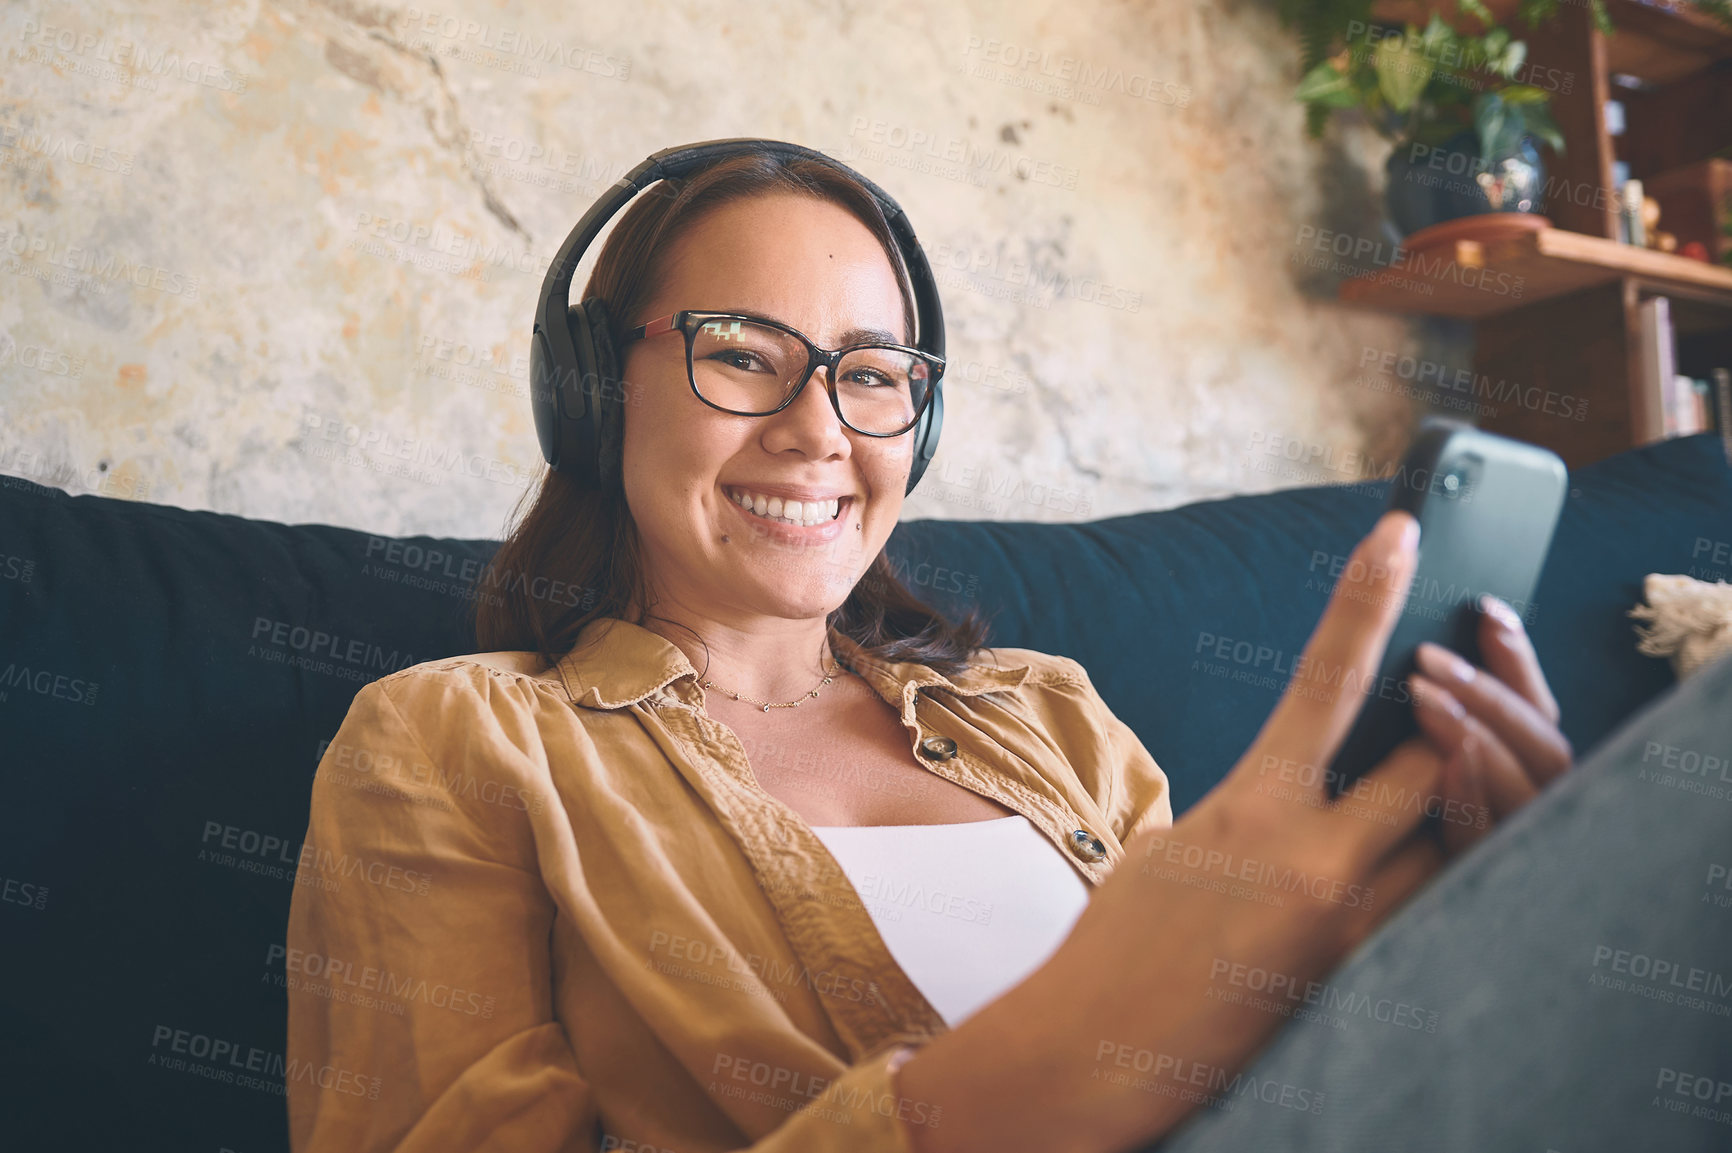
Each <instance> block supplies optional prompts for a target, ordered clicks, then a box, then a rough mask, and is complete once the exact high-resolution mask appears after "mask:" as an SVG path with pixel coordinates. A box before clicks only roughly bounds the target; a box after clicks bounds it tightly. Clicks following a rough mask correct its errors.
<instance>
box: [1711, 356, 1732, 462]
mask: <svg viewBox="0 0 1732 1153" xmlns="http://www.w3.org/2000/svg"><path fill="white" fill-rule="evenodd" d="M1713 377H1714V427H1715V428H1717V429H1719V430H1720V447H1721V448H1722V449H1724V450H1725V452H1726V463H1727V464H1732V368H1716V369H1715V370H1714V372H1713Z"/></svg>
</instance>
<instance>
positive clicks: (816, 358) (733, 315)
mask: <svg viewBox="0 0 1732 1153" xmlns="http://www.w3.org/2000/svg"><path fill="white" fill-rule="evenodd" d="M716 320H744V321H750V322H751V323H753V324H762V325H764V326H765V327H768V328H774V329H776V330H777V331H778V332H785V333H787V334H788V335H789V336H792V337H793V338H794V339H796V340H798V341H799V342H800V343H801V344H803V345H805V346H806V369H805V371H804V372H802V373H801V374H800V380H799V383H798V384H796V385H795V386H794V387H793V388H792V389H791V390H790V391H789V392H788V395H787V396H785V397H783V398H782V403H781V404H778V405H777V406H776V407H775V408H772V409H770V410H769V411H768V412H741V411H740V410H738V409H734V408H723V407H722V406H721V405H719V404H716V403H715V402H714V401H712V400H710V399H709V398H708V397H706V396H704V394H703V393H701V392H699V391H698V375H697V370H696V368H695V367H694V366H693V364H692V357H693V355H694V351H693V347H692V342H693V339H694V337H696V335H697V331H698V329H699V328H701V327H703V326H704V325H706V324H709V323H710V322H711V321H716ZM669 332H678V333H681V334H682V335H684V337H685V339H686V383H687V384H689V385H691V388H692V395H693V396H695V397H697V398H698V399H699V400H701V401H703V402H704V403H705V404H707V405H709V406H710V407H711V408H713V409H715V410H716V411H717V412H726V413H730V414H732V415H734V416H774V415H776V413H778V412H781V411H782V410H783V409H784V408H787V407H788V406H789V405H790V404H793V403H794V398H795V397H797V396H799V395H800V394H801V393H802V392H804V391H806V385H807V384H808V383H809V382H810V381H811V379H812V374H813V373H814V372H816V371H817V370H818V367H819V366H820V365H822V366H823V367H824V368H825V370H826V371H825V373H824V388H825V391H826V392H828V393H829V394H830V407H831V408H833V409H835V410H836V419H837V420H840V421H841V422H842V423H843V424H844V425H845V426H847V427H848V428H850V429H853V430H854V431H855V432H857V433H859V434H860V435H861V436H876V437H891V436H903V435H905V434H906V433H907V432H908V430H909V429H911V428H913V427H914V426H915V425H917V424H919V423H920V418H921V417H922V416H923V415H925V413H926V410H927V408H929V407H930V406H931V404H932V397H933V396H934V395H935V394H936V393H937V391H938V383H939V381H940V380H941V379H942V378H943V376H944V365H945V360H944V358H943V357H942V356H935V355H934V354H932V353H930V352H927V351H926V350H924V349H920V348H910V347H909V346H907V345H905V344H891V343H887V342H884V341H875V340H873V341H866V342H865V343H863V344H850V345H848V346H847V347H845V348H838V349H834V350H831V349H827V348H819V347H818V346H817V345H816V344H813V343H812V341H811V340H810V339H809V338H807V336H806V334H805V333H803V332H801V331H800V330H799V329H797V328H792V327H790V326H788V325H786V324H783V323H782V322H781V321H779V320H771V319H770V318H769V317H767V316H758V315H755V314H753V313H750V312H710V311H707V310H703V309H695V308H687V309H682V310H680V311H679V312H670V313H669V314H668V315H666V316H658V317H657V318H656V319H654V320H651V321H648V322H646V323H644V324H640V325H638V326H637V327H636V328H634V329H632V330H631V331H630V332H628V333H626V334H625V337H624V339H622V340H621V341H620V346H621V348H623V347H624V346H625V345H627V344H630V343H631V342H632V341H634V340H648V339H650V338H651V337H656V336H662V335H664V334H666V333H669ZM863 348H887V349H893V350H895V351H896V352H906V353H908V354H909V355H911V356H915V357H918V358H919V359H920V360H922V361H924V362H925V363H926V366H927V367H928V368H929V369H931V370H932V379H931V383H930V386H929V387H928V388H927V390H926V399H925V400H924V401H922V402H921V404H920V407H919V408H917V409H916V410H915V412H914V418H913V419H912V420H910V421H909V422H908V424H907V426H906V427H905V428H900V429H898V430H897V431H895V432H867V431H866V430H865V429H863V428H855V427H854V426H853V425H852V424H850V423H849V422H848V418H847V417H845V416H843V415H842V403H841V401H840V399H838V397H837V396H836V368H837V366H838V365H840V364H841V363H842V358H843V357H844V356H847V355H848V354H849V353H850V352H858V351H860V350H861V349H863Z"/></svg>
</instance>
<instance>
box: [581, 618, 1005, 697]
mask: <svg viewBox="0 0 1732 1153" xmlns="http://www.w3.org/2000/svg"><path fill="white" fill-rule="evenodd" d="M830 647H831V649H832V651H834V653H835V654H836V658H837V659H838V660H840V661H843V662H844V663H846V664H847V665H848V666H849V667H850V668H852V669H853V670H854V671H855V672H857V673H859V674H860V676H861V677H862V678H863V679H864V680H865V681H866V683H867V684H869V685H871V686H872V688H873V689H874V690H875V691H876V692H877V693H878V695H879V696H881V697H883V698H884V701H885V703H887V704H889V705H890V706H891V707H892V708H894V709H896V710H897V712H898V713H899V714H902V715H903V716H904V717H906V716H907V715H908V713H909V711H910V710H911V708H912V706H913V702H914V697H915V694H917V693H918V692H919V691H920V690H921V689H929V690H930V689H943V690H945V691H948V692H951V693H955V694H957V695H958V696H977V695H979V694H981V693H990V692H998V691H1002V690H1005V689H1013V688H1016V687H1017V686H1018V685H1021V684H1022V683H1023V682H1024V681H1025V680H1027V679H1028V675H1029V671H1030V666H1028V665H1012V666H993V665H984V664H971V665H969V667H968V668H966V669H964V670H963V671H961V672H959V673H957V674H956V675H955V676H954V677H946V676H944V675H943V674H942V673H939V672H938V671H937V670H935V669H931V668H928V667H927V666H926V665H923V664H920V663H919V662H918V661H880V660H877V659H875V658H873V657H872V656H870V655H869V654H867V653H866V652H865V651H864V650H863V649H862V648H861V647H860V645H858V644H857V643H855V642H854V641H853V640H851V639H849V638H848V637H846V636H843V635H842V634H841V633H839V632H837V631H835V630H834V629H832V630H831V632H830ZM556 667H557V669H558V671H559V675H560V679H561V680H562V681H563V682H564V684H565V691H566V694H567V695H568V696H569V697H570V698H571V700H572V702H573V703H574V704H578V705H582V706H583V707H585V708H591V709H618V708H624V707H626V706H627V705H633V704H636V703H637V702H639V701H641V700H643V699H644V698H645V697H648V696H650V695H652V694H656V693H660V692H662V691H663V690H668V689H670V686H672V689H671V690H670V691H671V692H672V693H673V694H674V695H677V696H679V697H682V698H684V699H686V700H687V701H689V702H690V703H691V704H694V705H695V704H697V703H699V701H700V700H701V699H702V690H701V689H699V688H698V684H697V676H698V675H697V670H696V669H694V668H692V663H691V661H690V660H688V659H687V658H686V654H685V652H684V650H682V649H681V648H680V647H679V646H678V645H676V644H674V643H673V642H672V641H670V640H668V639H667V638H666V637H663V636H662V635H660V634H659V633H655V632H651V631H650V630H649V629H646V628H644V627H643V626H641V625H635V624H632V623H631V622H630V621H626V620H621V619H619V618H617V617H598V618H597V619H595V620H593V621H590V622H589V623H588V624H587V625H585V626H584V627H583V630H582V631H581V632H580V633H579V634H578V639H577V643H576V644H575V645H574V646H573V647H572V649H571V651H570V652H568V653H567V654H566V655H565V656H564V657H562V658H561V659H560V661H559V664H558V665H557V666H556Z"/></svg>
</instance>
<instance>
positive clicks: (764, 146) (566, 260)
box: [529, 138, 944, 492]
mask: <svg viewBox="0 0 1732 1153" xmlns="http://www.w3.org/2000/svg"><path fill="white" fill-rule="evenodd" d="M764 152H768V153H772V154H774V155H777V156H781V157H786V158H788V159H810V160H820V161H823V162H824V163H826V164H829V165H831V166H832V167H834V168H839V169H841V170H842V171H843V172H846V173H848V174H849V175H851V176H852V177H854V179H856V180H858V181H859V182H860V183H861V184H862V185H863V186H864V187H865V188H866V190H867V191H869V192H870V193H871V194H872V195H873V197H874V198H875V199H876V200H877V201H878V206H879V208H880V209H882V210H883V212H884V218H885V220H886V221H887V222H888V223H889V225H890V232H891V235H892V236H893V237H895V239H896V245H897V247H898V248H899V249H900V250H901V252H902V260H903V262H904V263H905V264H906V265H907V267H908V277H909V280H910V281H911V283H912V286H913V289H914V301H915V317H916V319H917V321H918V324H919V339H918V340H917V342H916V344H915V347H917V348H919V349H922V350H923V351H926V352H930V353H932V354H933V355H934V356H943V355H944V313H943V310H942V309H941V308H940V307H939V304H938V287H937V285H936V284H935V283H934V282H933V279H932V269H931V268H930V267H929V266H928V265H927V263H926V254H925V252H923V251H922V250H921V248H920V242H919V241H918V240H916V239H915V238H914V228H913V226H912V225H910V224H909V223H908V217H907V216H906V215H905V214H904V213H903V211H902V208H901V206H900V205H898V204H897V203H896V201H894V200H892V199H891V198H890V195H889V194H888V193H886V192H885V191H884V190H883V189H881V188H879V187H878V186H877V185H876V184H874V183H872V182H871V181H870V180H868V179H866V178H865V177H864V176H861V175H860V174H859V173H858V172H855V171H854V170H853V169H852V168H849V167H848V166H847V165H846V164H843V163H841V162H840V161H837V160H834V159H832V158H831V157H829V156H826V155H825V154H823V153H822V152H816V151H814V150H812V149H810V148H802V147H801V146H800V145H798V144H788V143H786V142H784V141H781V140H755V139H749V138H737V139H731V140H706V141H703V142H701V143H698V144H690V145H686V146H684V147H680V148H664V149H662V151H660V152H657V153H656V154H655V155H654V156H651V157H650V158H649V159H648V160H645V161H644V162H643V163H642V164H639V165H638V166H637V167H636V168H634V169H632V170H631V171H630V172H628V173H626V175H625V176H623V177H621V178H620V180H619V183H617V184H615V185H614V186H613V187H612V188H610V189H608V190H607V192H606V193H605V194H603V195H602V197H601V199H599V200H597V201H596V202H595V203H594V204H592V205H590V207H589V211H588V212H585V213H584V214H583V219H582V220H579V221H578V222H577V227H576V228H573V229H572V230H571V235H570V236H568V237H566V238H565V243H564V244H562V245H560V246H559V252H558V254H557V255H555V256H554V258H553V263H552V264H551V265H549V266H548V269H547V278H546V279H545V280H543V281H542V283H541V299H540V300H539V301H537V302H536V305H535V337H534V341H533V343H532V345H531V347H530V353H529V363H530V389H529V395H530V401H531V403H532V404H533V405H534V406H535V432H536V435H537V436H538V437H539V438H540V440H541V455H542V456H543V457H545V458H546V459H547V463H548V464H550V465H552V466H553V467H554V469H555V470H556V471H558V472H561V473H564V474H566V475H568V476H570V477H571V478H572V479H573V480H574V481H575V482H576V483H577V484H579V485H580V486H581V487H583V488H590V489H610V488H614V487H617V486H618V484H619V478H620V471H619V458H620V441H621V437H620V433H621V427H622V426H621V423H620V412H621V409H622V407H623V405H624V403H625V395H624V389H623V387H622V381H621V374H620V361H619V358H618V355H617V354H616V352H615V349H614V336H615V329H614V327H613V325H612V323H611V320H610V318H609V317H608V315H607V308H606V306H605V305H604V304H603V303H602V301H601V300H600V298H598V297H591V298H589V299H588V300H585V301H584V302H583V303H582V304H576V305H574V304H572V303H571V280H572V277H573V276H574V275H575V274H576V272H577V265H578V262H579V261H580V260H582V259H583V253H584V250H585V249H586V248H588V247H589V245H590V244H591V242H593V241H594V240H595V238H596V235H597V234H598V233H600V232H601V230H602V227H603V226H604V225H606V224H607V222H608V221H609V220H611V219H612V218H613V216H614V214H615V213H617V212H619V211H620V210H621V209H623V208H624V207H625V206H626V204H627V203H628V202H630V201H631V199H632V198H633V197H634V196H636V195H637V194H638V193H639V192H641V191H643V190H644V189H645V188H647V187H648V186H649V185H651V184H653V183H655V182H656V181H658V180H664V179H676V178H679V177H683V176H685V175H686V174H687V173H690V172H692V171H693V170H694V169H700V168H703V167H705V166H707V165H709V164H711V163H714V162H715V161H717V160H721V159H724V158H726V157H729V156H735V155H744V154H752V153H764ZM699 303H707V302H699ZM943 425H944V378H943V377H942V376H941V377H939V379H938V382H937V384H936V385H935V386H934V387H933V390H932V401H931V403H929V404H928V405H927V407H926V411H925V412H924V413H923V414H921V417H920V420H919V423H917V424H916V425H915V426H914V427H913V428H912V429H910V430H909V431H908V433H907V434H905V435H908V436H912V437H913V438H914V464H913V467H912V468H910V469H909V472H908V490H907V491H908V492H913V491H914V486H915V485H916V484H918V483H920V477H921V474H922V473H924V472H925V471H926V466H927V465H928V464H929V463H931V461H932V456H933V454H934V453H936V452H937V451H938V430H939V429H940V428H942V427H943Z"/></svg>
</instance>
